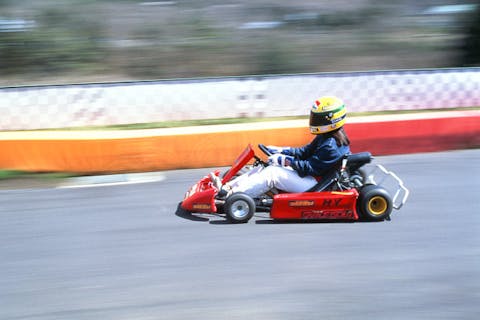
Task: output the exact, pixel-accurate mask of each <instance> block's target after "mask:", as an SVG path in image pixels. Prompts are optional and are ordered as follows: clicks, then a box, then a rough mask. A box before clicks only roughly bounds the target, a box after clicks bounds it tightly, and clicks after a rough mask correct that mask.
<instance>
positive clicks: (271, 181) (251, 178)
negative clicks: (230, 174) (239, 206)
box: [227, 166, 317, 198]
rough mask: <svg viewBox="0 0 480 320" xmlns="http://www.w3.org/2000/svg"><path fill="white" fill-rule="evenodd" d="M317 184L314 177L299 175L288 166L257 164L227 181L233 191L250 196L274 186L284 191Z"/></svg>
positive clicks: (296, 190)
mask: <svg viewBox="0 0 480 320" xmlns="http://www.w3.org/2000/svg"><path fill="white" fill-rule="evenodd" d="M316 184H317V180H316V179H315V178H314V177H311V176H306V177H303V178H302V177H300V176H299V175H298V173H297V172H296V171H295V170H293V169H292V168H290V167H278V166H268V167H266V168H265V167H262V166H258V167H255V168H253V169H252V170H251V171H249V172H247V173H245V174H243V175H241V176H240V177H238V178H236V179H234V180H232V181H231V182H228V183H227V185H229V186H230V187H231V188H232V191H233V192H245V193H246V194H248V195H249V196H250V197H252V198H257V197H259V196H260V195H262V194H264V193H266V192H268V191H269V190H270V189H273V188H276V189H278V190H282V191H285V192H304V191H306V190H308V189H310V188H311V187H313V186H314V185H316Z"/></svg>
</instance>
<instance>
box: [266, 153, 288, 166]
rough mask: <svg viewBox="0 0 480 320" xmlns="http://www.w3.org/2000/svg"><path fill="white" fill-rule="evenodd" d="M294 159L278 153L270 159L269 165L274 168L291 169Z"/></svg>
mask: <svg viewBox="0 0 480 320" xmlns="http://www.w3.org/2000/svg"><path fill="white" fill-rule="evenodd" d="M292 162H293V157H291V156H287V155H284V154H280V153H276V154H272V155H271V156H270V157H268V164H270V165H274V166H282V167H289V166H291V165H292Z"/></svg>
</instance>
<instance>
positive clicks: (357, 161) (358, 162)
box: [347, 151, 373, 171]
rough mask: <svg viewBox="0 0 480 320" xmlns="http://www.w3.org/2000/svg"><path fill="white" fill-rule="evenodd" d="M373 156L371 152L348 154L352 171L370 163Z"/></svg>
mask: <svg viewBox="0 0 480 320" xmlns="http://www.w3.org/2000/svg"><path fill="white" fill-rule="evenodd" d="M372 159H373V157H372V154H371V153H370V152H367V151H365V152H359V153H353V154H349V155H347V166H348V168H349V169H350V170H351V171H355V170H358V169H359V168H360V167H361V166H363V165H364V164H367V163H370V162H371V161H372Z"/></svg>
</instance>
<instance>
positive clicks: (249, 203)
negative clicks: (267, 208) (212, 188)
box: [223, 192, 255, 223]
mask: <svg viewBox="0 0 480 320" xmlns="http://www.w3.org/2000/svg"><path fill="white" fill-rule="evenodd" d="M223 211H224V213H225V215H226V217H227V220H228V221H230V222H232V223H245V222H248V220H250V219H251V218H252V217H253V214H254V213H255V201H253V199H252V198H251V197H250V196H249V195H247V194H245V193H242V192H238V193H234V194H232V195H231V196H229V197H228V198H227V200H226V201H225V205H224V207H223Z"/></svg>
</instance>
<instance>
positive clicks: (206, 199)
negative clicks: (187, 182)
mask: <svg viewBox="0 0 480 320" xmlns="http://www.w3.org/2000/svg"><path fill="white" fill-rule="evenodd" d="M216 192H217V190H216V189H215V188H214V187H213V186H212V183H211V180H210V178H209V177H205V178H203V179H201V180H200V181H199V182H198V183H197V184H195V185H194V186H192V187H191V188H190V190H188V192H187V193H186V194H185V198H184V199H183V201H182V208H183V209H185V210H187V211H190V212H205V213H215V212H217V206H216V205H215V194H216Z"/></svg>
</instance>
